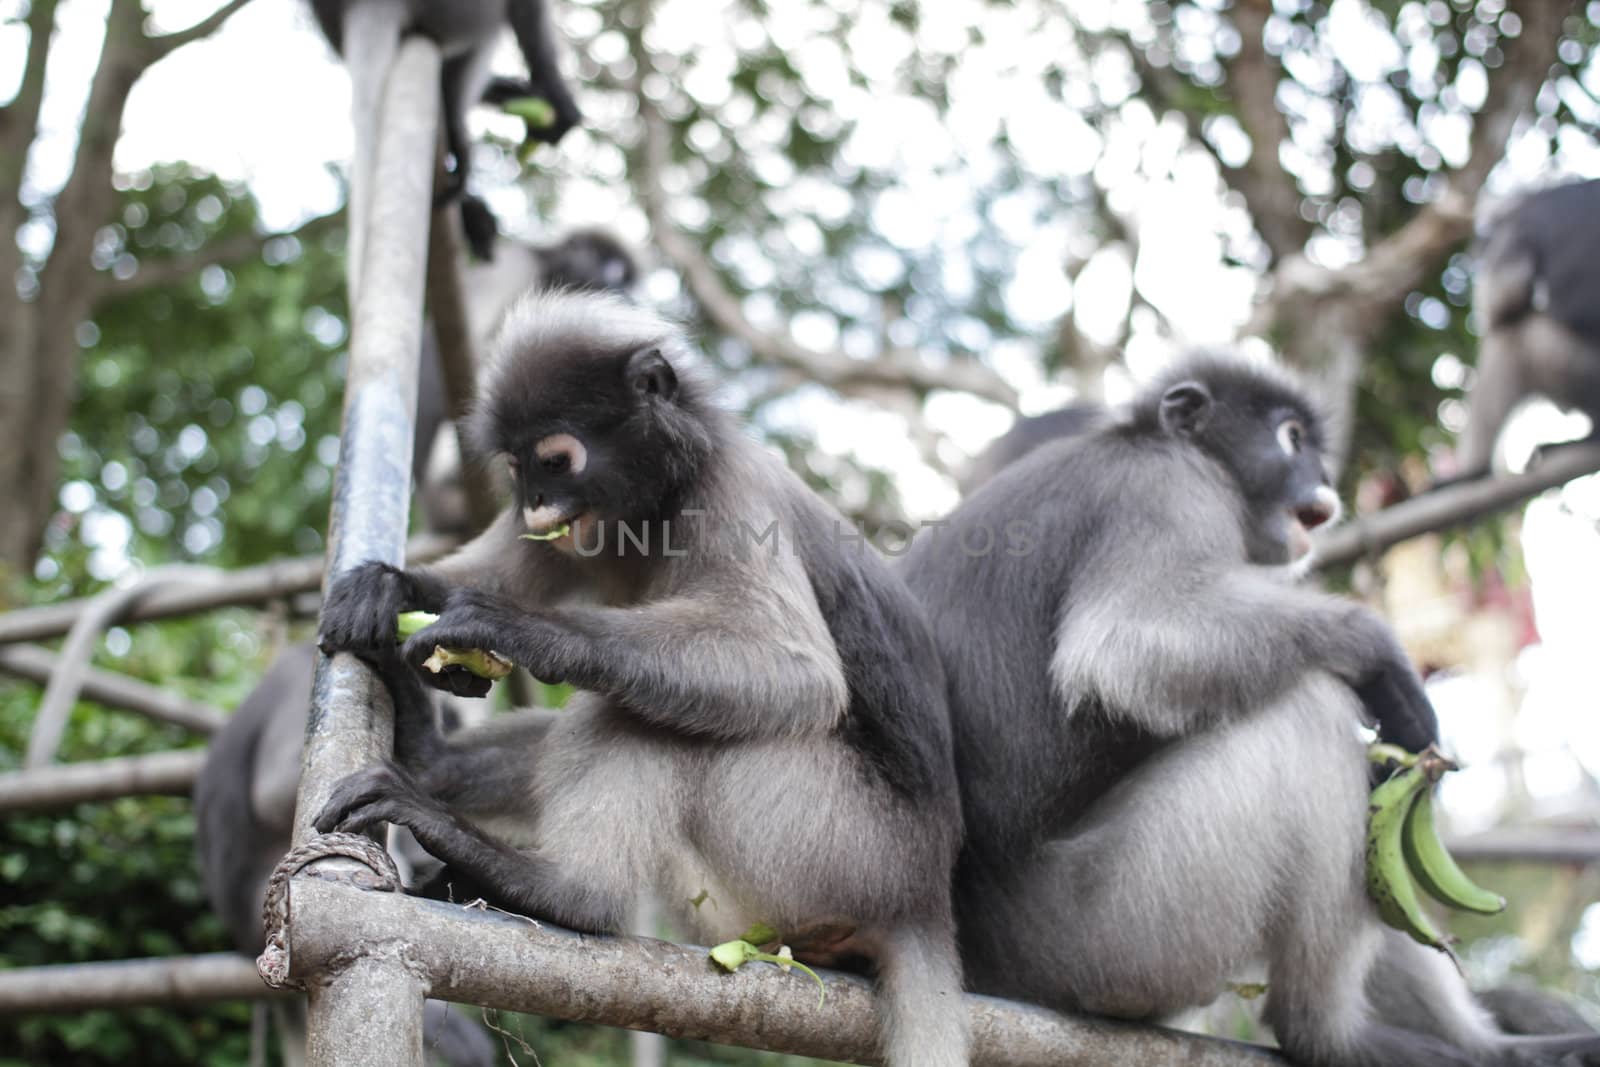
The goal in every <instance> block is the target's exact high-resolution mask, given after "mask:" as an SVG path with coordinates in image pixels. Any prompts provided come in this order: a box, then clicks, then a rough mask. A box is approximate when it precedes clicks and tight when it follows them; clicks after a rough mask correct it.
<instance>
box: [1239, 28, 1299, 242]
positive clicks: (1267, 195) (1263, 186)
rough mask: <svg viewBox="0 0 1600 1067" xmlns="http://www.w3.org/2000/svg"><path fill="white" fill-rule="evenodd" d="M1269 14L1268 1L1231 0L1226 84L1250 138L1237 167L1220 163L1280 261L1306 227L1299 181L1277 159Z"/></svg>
mask: <svg viewBox="0 0 1600 1067" xmlns="http://www.w3.org/2000/svg"><path fill="white" fill-rule="evenodd" d="M1271 15H1272V3H1271V0H1235V3H1234V5H1233V24H1234V28H1235V29H1237V30H1238V31H1239V51H1238V53H1237V54H1236V55H1235V56H1234V57H1233V59H1232V61H1231V62H1229V63H1228V64H1227V71H1228V82H1227V88H1228V92H1229V93H1230V94H1231V95H1232V96H1233V98H1234V100H1235V101H1236V102H1237V103H1238V105H1239V114H1238V118H1239V124H1240V125H1241V126H1243V127H1244V132H1245V133H1246V134H1247V135H1248V136H1249V137H1250V159H1249V161H1248V162H1247V163H1246V164H1245V165H1244V166H1243V167H1240V168H1229V167H1226V166H1225V167H1224V168H1223V174H1224V177H1226V178H1227V179H1228V182H1229V184H1230V185H1231V186H1232V187H1233V188H1234V189H1235V190H1237V191H1238V192H1239V194H1240V195H1241V196H1243V197H1244V199H1245V205H1246V206H1247V207H1248V208H1249V209H1250V215H1251V217H1252V218H1253V219H1254V220H1255V224H1256V232H1257V233H1259V234H1260V235H1261V239H1262V241H1264V242H1265V243H1266V246H1267V248H1268V249H1270V250H1271V252H1272V258H1273V260H1274V261H1280V260H1283V259H1285V258H1286V257H1288V256H1291V255H1294V254H1295V253H1297V252H1299V251H1300V250H1301V249H1302V248H1304V247H1305V243H1306V241H1307V240H1309V239H1310V237H1311V233H1312V225H1311V223H1309V222H1307V221H1306V220H1305V219H1304V218H1302V217H1301V216H1300V186H1299V183H1298V182H1296V181H1295V179H1294V176H1293V175H1292V174H1290V173H1289V172H1288V171H1286V170H1284V169H1283V164H1282V163H1280V162H1279V161H1278V146H1279V145H1281V144H1283V143H1285V142H1286V141H1288V140H1289V139H1290V133H1289V120H1288V119H1287V118H1285V117H1284V113H1283V110H1282V109H1281V108H1279V107H1278V78H1279V74H1280V70H1281V68H1280V65H1279V64H1278V62H1277V60H1275V59H1274V58H1273V57H1271V56H1269V55H1267V48H1266V28H1267V19H1268V18H1270V17H1271ZM1230 171H1231V173H1230Z"/></svg>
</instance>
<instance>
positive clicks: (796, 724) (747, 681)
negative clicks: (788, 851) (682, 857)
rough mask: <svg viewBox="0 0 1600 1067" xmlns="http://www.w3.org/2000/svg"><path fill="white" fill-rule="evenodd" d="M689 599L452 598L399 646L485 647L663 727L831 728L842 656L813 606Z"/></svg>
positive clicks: (845, 695) (732, 734)
mask: <svg viewBox="0 0 1600 1067" xmlns="http://www.w3.org/2000/svg"><path fill="white" fill-rule="evenodd" d="M740 592H741V595H740V596H738V597H731V596H724V597H721V598H717V597H713V596H710V595H684V596H679V597H673V598H670V599H664V600H660V601H654V602H651V603H649V604H645V605H642V606H639V607H628V608H611V607H592V606H576V607H563V608H558V609H554V610H550V611H544V612H537V613H529V612H527V611H526V610H523V609H522V608H520V607H519V606H518V605H517V604H515V603H513V602H511V601H509V600H507V599H505V598H502V597H497V596H494V595H492V594H483V593H475V592H471V591H461V592H458V593H455V594H452V595H451V597H450V598H449V600H448V601H447V603H446V604H445V608H444V611H443V612H442V613H441V614H440V617H439V620H438V621H437V622H435V623H434V624H433V625H431V626H429V627H427V628H426V629H424V630H422V631H420V632H418V633H417V634H416V635H414V636H413V637H412V638H411V639H410V640H409V641H407V642H406V645H405V648H404V651H403V654H404V656H405V657H406V659H408V660H409V661H410V662H411V663H413V664H418V663H420V662H421V661H422V660H423V659H426V658H427V656H428V655H429V653H430V652H431V651H432V649H433V647H434V645H436V644H438V645H445V646H446V647H454V646H458V645H459V646H465V647H492V648H493V649H494V650H495V651H496V652H498V653H500V654H501V655H503V656H505V657H506V658H507V659H509V660H511V661H512V662H513V663H516V664H518V665H519V666H522V667H525V668H527V670H528V671H529V672H531V673H532V674H533V675H534V676H535V677H536V678H540V679H542V680H546V681H565V682H569V683H571V684H573V685H576V686H578V687H580V688H583V689H590V690H593V691H595V692H599V693H605V694H607V695H609V696H612V697H615V698H616V699H618V700H619V701H621V702H622V703H623V704H625V705H626V706H627V707H628V708H629V709H630V710H631V711H633V712H634V713H635V714H637V715H639V716H641V717H642V718H645V719H648V720H650V721H652V722H655V723H657V724H659V725H661V726H663V727H666V728H667V729H670V730H675V731H679V732H682V733H689V734H693V735H696V736H702V737H717V738H724V739H729V740H734V739H739V738H748V737H781V736H802V735H806V734H814V733H817V732H819V731H824V730H828V729H831V728H832V727H833V726H834V725H835V724H836V723H837V722H838V721H839V719H840V718H841V717H842V716H843V714H844V711H845V708H846V706H847V704H848V702H849V691H848V688H847V687H846V684H845V679H844V671H843V668H842V666H841V665H840V661H839V654H838V650H837V648H835V646H834V644H833V641H832V638H831V637H830V636H829V634H828V632H827V629H826V625H825V624H824V623H823V622H822V619H821V616H820V613H819V612H818V611H817V608H816V606H815V604H814V603H812V604H810V605H804V604H799V603H792V602H789V603H786V602H783V601H781V600H780V599H779V597H778V596H777V595H776V594H774V593H772V592H771V590H770V589H762V588H755V589H743V590H741V591H740Z"/></svg>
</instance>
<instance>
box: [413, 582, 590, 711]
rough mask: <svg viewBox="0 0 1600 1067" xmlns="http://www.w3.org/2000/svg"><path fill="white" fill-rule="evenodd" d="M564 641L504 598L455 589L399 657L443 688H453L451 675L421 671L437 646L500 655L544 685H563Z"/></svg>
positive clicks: (550, 625)
mask: <svg viewBox="0 0 1600 1067" xmlns="http://www.w3.org/2000/svg"><path fill="white" fill-rule="evenodd" d="M560 636H561V634H560V631H559V629H558V628H557V627H556V626H555V625H554V624H553V623H551V622H550V621H548V620H547V619H544V618H541V617H540V616H538V615H534V614H530V613H529V612H527V611H524V610H523V609H522V608H521V607H519V606H518V605H516V604H515V603H513V602H511V601H510V600H507V599H506V598H504V597H501V596H496V595H495V594H493V593H485V592H483V591H481V590H477V589H455V590H452V591H451V593H450V596H449V597H448V598H447V599H446V600H445V604H444V609H443V610H442V611H441V612H440V613H439V618H438V619H436V620H434V622H433V623H432V624H431V625H429V626H426V627H424V628H423V629H421V630H418V631H417V632H416V633H415V634H413V635H412V636H411V637H410V638H409V639H407V641H406V643H405V645H404V646H403V647H402V648H401V649H400V655H401V656H402V657H403V658H404V659H405V661H406V662H407V663H410V664H411V665H412V666H413V667H416V668H417V669H418V670H419V671H420V672H421V674H422V676H423V678H424V679H426V680H427V681H428V682H429V683H430V684H432V685H434V686H437V687H438V688H441V689H448V688H450V679H449V677H448V672H441V673H439V674H434V673H433V672H432V671H429V670H427V669H425V668H423V666H422V664H423V661H425V660H426V659H427V658H428V657H429V656H431V655H433V650H434V648H435V647H436V646H443V647H444V648H481V649H486V650H488V651H491V652H497V653H499V654H500V655H502V656H504V657H505V658H506V659H509V660H510V661H511V662H513V663H515V664H516V665H517V666H519V667H523V668H526V669H527V670H528V671H529V672H530V673H531V674H532V675H533V676H534V677H535V678H538V679H539V680H540V681H542V682H551V681H561V680H562V679H563V677H564V672H563V671H562V669H561V666H560V663H559V660H558V657H557V651H558V647H557V646H558V644H559V641H560Z"/></svg>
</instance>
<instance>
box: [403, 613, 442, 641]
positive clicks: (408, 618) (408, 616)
mask: <svg viewBox="0 0 1600 1067" xmlns="http://www.w3.org/2000/svg"><path fill="white" fill-rule="evenodd" d="M438 621H439V616H437V615H435V614H434V613H433V612H431V611H402V612H401V613H400V617H399V622H400V626H399V629H400V636H399V638H397V640H401V641H404V640H405V639H406V638H408V637H410V636H411V635H412V634H414V633H416V632H417V631H418V630H421V629H423V628H424V627H428V626H432V625H433V624H434V623H436V622H438Z"/></svg>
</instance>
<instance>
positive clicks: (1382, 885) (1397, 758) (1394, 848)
mask: <svg viewBox="0 0 1600 1067" xmlns="http://www.w3.org/2000/svg"><path fill="white" fill-rule="evenodd" d="M1369 752H1370V754H1371V756H1372V758H1373V759H1374V760H1375V761H1377V762H1394V763H1397V764H1399V766H1400V769H1399V770H1398V771H1396V772H1395V773H1394V774H1393V775H1391V776H1390V777H1389V778H1388V780H1386V781H1384V782H1383V783H1382V784H1381V785H1379V786H1378V788H1376V789H1374V790H1373V791H1372V797H1371V799H1370V800H1369V801H1368V807H1367V894H1368V895H1369V896H1371V897H1372V900H1373V902H1374V903H1376V904H1377V905H1378V914H1379V915H1380V916H1382V917H1383V921H1384V922H1386V923H1388V924H1389V925H1390V926H1392V927H1394V928H1395V929H1396V930H1400V931H1402V932H1404V933H1406V934H1409V935H1410V936H1411V937H1412V939H1414V940H1416V941H1418V942H1420V943H1421V944H1424V945H1427V946H1429V947H1430V948H1437V949H1444V950H1448V949H1447V944H1448V941H1447V938H1446V937H1445V935H1444V934H1442V933H1440V932H1439V928H1438V927H1437V926H1435V925H1434V923H1433V920H1432V919H1430V918H1429V917H1428V914H1427V912H1425V911H1423V910H1422V900H1421V897H1420V895H1419V894H1418V892H1417V888H1418V886H1420V887H1421V888H1422V889H1424V890H1426V891H1427V893H1428V895H1429V896H1431V897H1433V898H1434V899H1435V900H1437V901H1439V903H1441V904H1445V905H1448V906H1449V907H1452V908H1458V909H1460V910H1462V911H1473V912H1477V913H1478V914H1480V915H1493V914H1495V913H1496V912H1499V911H1501V910H1503V909H1504V908H1505V906H1506V901H1505V898H1504V897H1502V896H1500V894H1498V893H1492V892H1490V891H1489V890H1487V889H1484V888H1483V887H1481V886H1479V885H1477V884H1475V883H1474V882H1473V881H1472V879H1470V878H1468V877H1467V875H1466V872H1465V871H1463V870H1462V869H1461V868H1460V867H1459V866H1458V865H1457V864H1456V861H1455V859H1454V858H1452V857H1451V855H1450V853H1449V851H1448V850H1447V849H1446V848H1445V847H1444V841H1443V840H1442V839H1441V838H1440V837H1439V830H1438V828H1437V827H1436V826H1435V825H1434V822H1433V786H1434V783H1436V782H1438V780H1439V779H1440V778H1441V777H1443V776H1444V774H1445V772H1447V771H1453V770H1455V769H1456V764H1455V763H1454V762H1453V761H1451V760H1450V759H1448V758H1446V757H1445V756H1443V755H1441V754H1440V753H1439V752H1438V751H1437V750H1436V749H1434V748H1431V747H1430V748H1428V749H1426V750H1425V751H1423V752H1421V753H1420V754H1416V755H1413V754H1411V753H1409V752H1406V751H1404V750H1403V749H1399V748H1396V747H1395V746H1394V745H1373V746H1372V748H1371V749H1370V750H1369Z"/></svg>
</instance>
